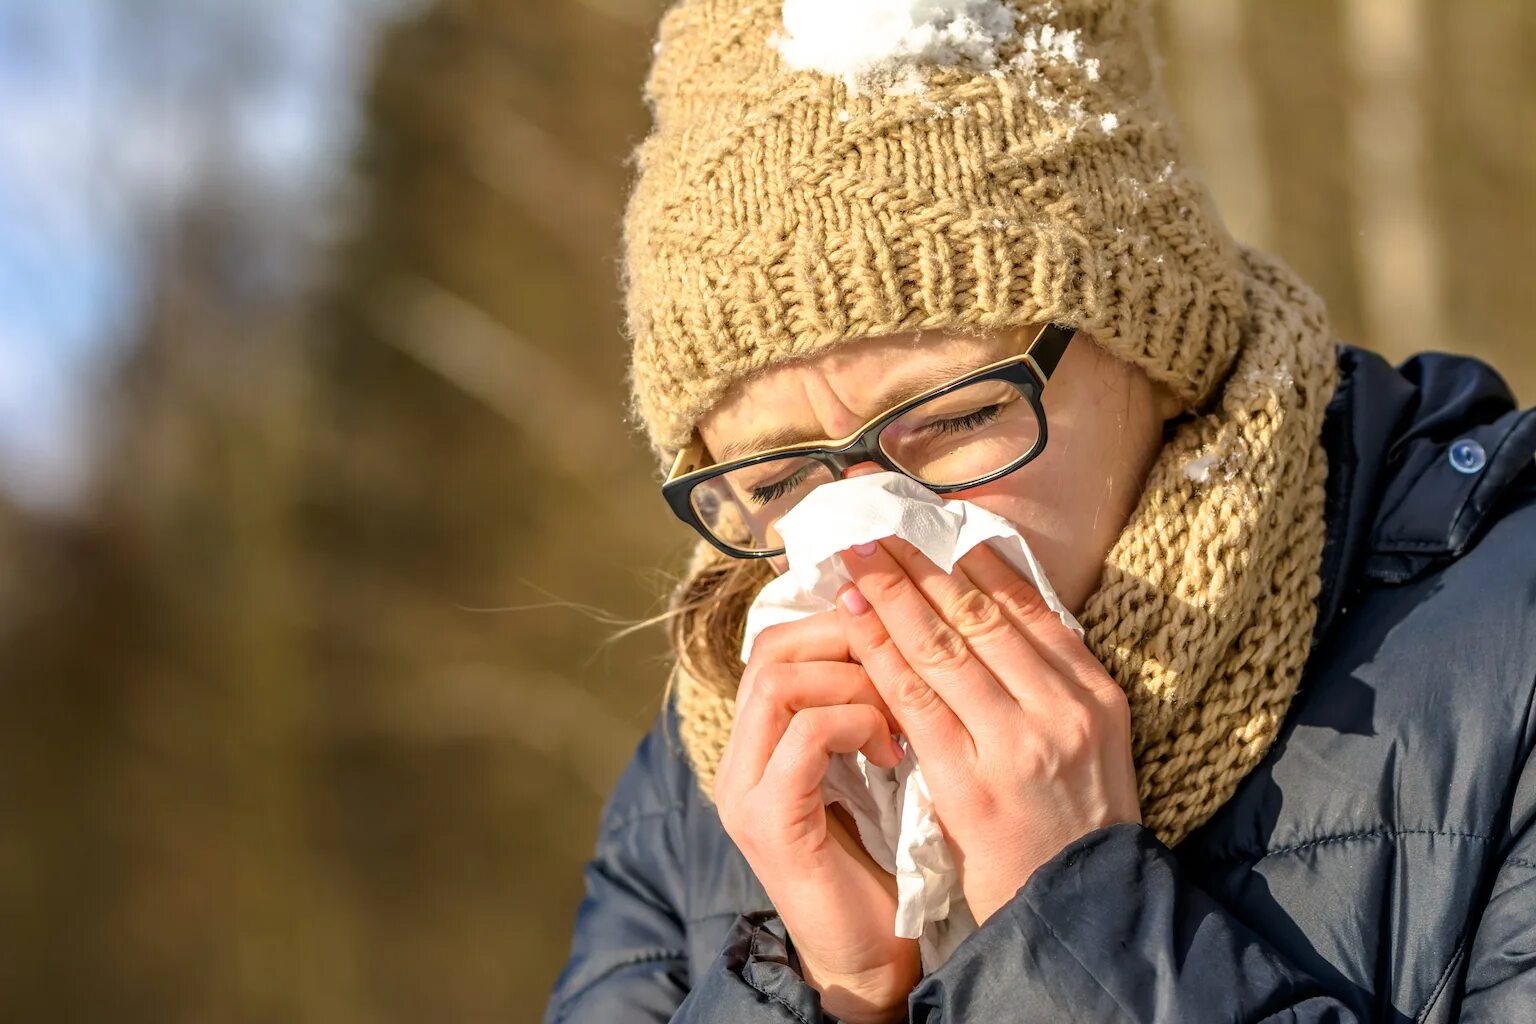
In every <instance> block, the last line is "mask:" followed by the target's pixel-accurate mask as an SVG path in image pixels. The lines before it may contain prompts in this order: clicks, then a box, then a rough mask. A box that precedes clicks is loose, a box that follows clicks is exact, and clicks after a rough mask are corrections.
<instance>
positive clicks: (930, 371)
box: [714, 359, 990, 462]
mask: <svg viewBox="0 0 1536 1024" xmlns="http://www.w3.org/2000/svg"><path fill="white" fill-rule="evenodd" d="M989 361H990V360H989ZM985 365H986V363H977V362H976V361H975V360H974V359H961V360H955V361H952V362H948V363H939V364H935V365H933V366H929V367H928V368H927V369H925V370H922V371H921V372H918V373H915V374H912V375H911V376H910V377H907V378H905V379H904V380H901V381H899V382H897V383H895V384H892V385H890V386H889V387H887V388H886V389H885V390H884V391H881V392H880V393H879V394H877V395H876V396H875V402H874V406H875V408H876V409H878V410H880V411H881V412H884V411H885V410H888V409H891V408H893V407H895V406H897V405H900V404H901V403H902V402H904V401H906V400H907V399H909V398H914V397H916V396H917V395H920V394H922V393H923V392H924V391H927V390H929V389H930V388H936V387H938V386H939V385H940V384H948V383H949V382H950V381H952V380H954V379H955V378H957V377H960V376H963V375H965V374H967V373H970V372H972V371H973V370H977V369H980V368H981V367H982V366H985ZM871 418H873V417H871ZM865 422H868V420H866V421H865ZM821 440H827V439H826V438H823V437H821V436H820V435H819V434H818V433H817V432H816V431H806V430H804V429H802V428H800V427H792V426H784V427H774V428H773V429H771V430H765V431H763V432H762V433H760V434H755V435H753V436H752V437H745V438H741V439H740V440H736V441H731V442H728V443H726V444H724V445H722V446H721V448H720V451H719V453H718V454H715V456H714V458H715V461H716V462H731V461H733V460H735V459H739V458H742V457H743V456H746V455H751V454H752V453H754V452H761V451H767V450H768V449H770V448H782V447H784V446H785V445H791V444H799V443H800V442H801V441H821Z"/></svg>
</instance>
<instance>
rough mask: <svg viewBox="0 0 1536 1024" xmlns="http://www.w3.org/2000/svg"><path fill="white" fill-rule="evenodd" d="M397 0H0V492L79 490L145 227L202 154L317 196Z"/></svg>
mask: <svg viewBox="0 0 1536 1024" xmlns="http://www.w3.org/2000/svg"><path fill="white" fill-rule="evenodd" d="M402 7H403V4H402V3H400V2H399V0H388V2H386V0H375V2H368V0H303V2H302V3H300V2H298V0H203V2H198V0H133V2H132V3H123V2H121V0H0V111H4V115H3V116H0V488H4V489H5V490H6V491H7V492H8V493H9V494H10V495H11V496H12V497H14V498H15V499H17V500H19V501H21V502H22V503H24V504H27V505H31V506H34V507H38V508H48V509H59V508H63V507H66V506H68V504H69V503H70V502H71V501H72V500H73V498H74V496H75V494H76V493H77V491H78V488H79V486H80V485H81V483H82V482H83V480H84V479H85V478H86V476H87V474H88V473H89V472H90V466H89V445H88V443H87V442H88V438H89V433H90V429H91V420H90V410H91V405H92V392H93V388H94V387H95V381H96V379H97V378H99V377H100V376H101V374H102V373H103V371H104V370H105V368H106V367H107V366H108V365H109V363H110V358H111V356H112V355H113V354H114V351H115V348H116V346H117V345H118V344H120V343H121V342H122V341H123V340H125V339H124V335H125V333H131V331H132V326H133V323H134V318H135V313H136V310H137V302H138V297H139V293H140V288H141V286H142V284H143V282H142V280H141V279H140V275H139V269H140V268H139V260H140V253H141V251H142V245H143V242H144V240H145V239H146V238H148V237H151V236H152V235H153V234H154V232H155V231H156V229H157V227H158V226H159V225H162V224H164V223H165V222H166V220H167V219H168V218H169V217H170V216H172V215H173V214H174V213H175V211H176V209H177V207H178V204H179V203H180V202H182V201H183V199H184V198H185V196H186V195H187V194H188V192H189V190H190V188H191V187H192V186H193V185H194V184H195V183H196V182H197V181H198V180H199V176H200V175H201V174H203V173H204V172H205V170H206V169H207V167H208V166H209V165H210V162H211V161H212V160H214V159H222V160H230V159H235V160H238V161H239V166H240V167H241V168H242V172H243V174H245V175H247V176H248V177H243V178H242V185H247V184H248V186H249V187H251V188H257V189H264V190H268V191H270V192H273V193H276V194H275V195H274V196H273V198H274V199H278V200H279V203H278V204H277V205H279V206H280V208H282V209H286V210H290V211H293V210H300V209H302V208H303V207H304V206H305V205H306V204H308V205H313V206H316V207H320V208H323V206H324V202H325V197H326V194H327V192H328V189H329V188H330V186H331V184H332V183H333V178H334V172H335V171H336V170H337V169H338V168H339V166H340V163H341V159H342V158H343V157H344V155H345V150H346V147H347V145H348V144H349V143H350V141H351V138H352V137H353V135H352V132H353V130H354V129H355V127H356V106H355V104H356V91H357V86H358V83H359V80H360V79H361V78H362V77H363V74H364V72H365V71H366V57H367V55H368V50H369V48H368V47H367V45H366V43H367V42H368V40H369V38H371V30H372V29H373V28H374V26H376V24H377V23H378V22H379V21H380V20H381V19H382V18H383V17H385V16H387V15H389V14H391V13H398V12H399V11H400V10H401V8H402ZM360 44H362V45H360ZM231 150H233V152H231ZM294 223H295V224H298V225H302V224H303V223H305V219H304V218H303V217H300V216H295V220H294ZM302 234H303V232H302V230H299V231H297V232H296V235H299V236H302ZM304 241H305V240H304V238H303V237H295V238H294V239H293V240H292V244H294V245H295V246H301V245H302V244H303V243H304Z"/></svg>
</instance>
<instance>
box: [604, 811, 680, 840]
mask: <svg viewBox="0 0 1536 1024" xmlns="http://www.w3.org/2000/svg"><path fill="white" fill-rule="evenodd" d="M682 809H683V805H682V804H673V805H672V806H671V807H665V808H663V809H661V810H659V811H639V812H637V813H635V814H631V815H630V816H629V817H627V818H620V819H619V820H618V821H612V822H609V823H608V824H607V825H605V826H603V831H602V834H603V836H604V837H607V836H610V835H612V834H613V833H615V832H621V831H623V830H624V829H627V828H629V827H630V826H632V825H638V824H639V823H640V822H642V821H646V820H647V819H650V818H663V817H666V816H667V815H669V814H675V813H677V812H678V811H681V810H682Z"/></svg>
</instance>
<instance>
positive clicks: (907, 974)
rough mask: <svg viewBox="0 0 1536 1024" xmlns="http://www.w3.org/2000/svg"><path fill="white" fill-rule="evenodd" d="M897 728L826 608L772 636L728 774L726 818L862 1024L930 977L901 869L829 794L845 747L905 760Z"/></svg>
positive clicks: (828, 1001)
mask: <svg viewBox="0 0 1536 1024" xmlns="http://www.w3.org/2000/svg"><path fill="white" fill-rule="evenodd" d="M895 728H896V720H895V719H894V718H893V717H892V716H891V712H890V709H889V708H887V707H886V706H885V701H884V700H883V699H882V698H881V696H880V694H879V693H878V692H877V691H876V689H875V687H874V685H873V684H872V683H871V682H870V680H869V677H868V675H867V674H866V673H865V671H864V669H863V668H861V667H860V666H858V665H856V664H854V663H853V661H852V658H851V657H850V655H849V651H848V641H847V638H846V637H845V635H844V632H843V628H842V625H841V623H840V622H839V620H838V618H837V613H836V612H835V611H827V612H821V613H820V614H817V615H810V616H807V617H805V618H803V619H798V620H796V621H794V622H786V623H781V624H779V625H775V626H770V627H768V628H767V629H765V630H763V632H762V633H760V634H759V635H758V637H757V640H756V642H755V644H754V645H753V648H752V657H751V659H750V660H749V661H748V663H747V667H746V670H745V671H744V672H743V673H742V679H741V685H740V686H739V687H738V688H737V693H736V714H735V720H734V722H733V724H732V727H731V736H730V739H729V741H728V742H727V743H726V747H725V752H724V754H723V755H722V756H721V760H720V764H719V767H718V768H717V769H716V771H715V783H714V790H713V793H714V800H715V806H716V807H717V809H718V810H719V812H720V821H721V824H723V825H724V826H725V831H726V833H727V834H729V835H730V837H731V839H732V840H733V841H734V842H735V843H736V845H737V847H738V848H740V850H741V852H742V855H743V856H744V857H746V859H747V863H748V864H750V865H751V866H752V870H753V872H754V873H756V875H757V877H758V880H759V881H761V882H762V884H763V888H764V890H765V891H766V892H767V893H768V897H769V899H771V900H772V901H773V905H774V908H775V909H776V910H777V911H778V913H779V917H780V918H781V919H782V920H783V922H784V926H785V929H786V930H787V931H788V932H789V934H790V938H791V940H792V941H793V943H794V947H795V950H796V952H797V953H798V954H799V957H800V962H801V966H802V968H803V970H804V975H805V980H806V982H807V983H808V984H810V985H811V986H812V987H814V988H815V989H817V991H819V992H820V993H821V997H822V998H821V1002H822V1007H823V1008H824V1009H825V1010H826V1011H827V1012H828V1013H830V1014H832V1015H834V1016H836V1017H838V1018H839V1019H841V1020H844V1021H847V1022H848V1024H885V1022H888V1021H901V1020H905V1019H906V1017H907V996H908V994H909V993H910V992H911V991H912V988H913V987H914V986H915V985H916V984H917V982H918V980H919V979H920V978H921V976H922V963H921V958H920V956H919V953H918V948H917V940H916V939H904V938H901V937H899V936H897V935H896V903H897V895H896V879H895V877H894V876H893V875H891V874H890V873H889V872H887V871H885V870H883V869H882V868H881V867H880V865H878V864H876V863H875V861H874V860H873V858H871V857H870V856H869V853H868V852H867V851H866V850H865V849H864V847H863V845H862V844H861V843H860V841H859V839H858V837H857V835H856V834H855V832H854V829H853V828H852V822H851V821H847V822H846V823H844V822H843V821H840V820H839V817H838V816H839V815H841V814H842V809H841V807H838V806H836V805H834V807H833V808H831V809H830V810H829V808H828V807H827V805H826V804H825V803H824V802H823V799H822V794H821V784H822V779H823V777H824V776H825V775H826V772H827V766H828V764H829V763H830V761H831V756H832V754H833V753H852V752H853V751H855V750H862V751H864V756H866V757H868V758H869V759H870V760H871V761H873V762H874V763H876V764H878V765H882V766H884V767H894V766H895V765H896V763H897V762H898V761H899V760H900V758H901V751H900V749H899V748H897V747H896V745H895V739H894V738H893V737H892V735H891V733H892V731H893V730H894V729H895Z"/></svg>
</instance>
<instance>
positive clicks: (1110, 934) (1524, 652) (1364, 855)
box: [544, 346, 1536, 1024]
mask: <svg viewBox="0 0 1536 1024" xmlns="http://www.w3.org/2000/svg"><path fill="white" fill-rule="evenodd" d="M1338 356H1339V364H1340V371H1341V378H1340V386H1339V389H1338V391H1337V393H1336V394H1335V396H1334V398H1333V401H1332V402H1331V403H1330V405H1329V409H1328V417H1327V423H1326V427H1325V441H1326V444H1327V446H1328V454H1329V481H1328V505H1327V522H1328V536H1327V543H1326V548H1325V551H1324V556H1323V571H1322V580H1323V589H1322V592H1321V594H1320V596H1319V603H1320V612H1319V616H1318V624H1317V632H1316V635H1315V637H1314V646H1313V649H1312V652H1311V655H1310V657H1309V660H1308V663H1307V670H1306V674H1305V677H1304V679H1303V681H1302V684H1301V687H1300V689H1299V691H1298V692H1297V695H1296V698H1295V700H1294V701H1293V702H1292V704H1291V707H1290V709H1289V711H1288V713H1287V716H1286V720H1285V723H1284V725H1283V727H1282V729H1281V732H1280V734H1279V736H1278V737H1277V739H1276V741H1275V743H1274V745H1273V746H1272V747H1271V749H1270V750H1269V752H1268V754H1267V755H1266V756H1265V758H1264V759H1263V761H1262V762H1261V763H1260V764H1259V765H1258V766H1257V767H1256V768H1255V769H1254V770H1253V771H1252V772H1250V773H1249V774H1248V775H1247V776H1246V777H1245V778H1244V780H1243V781H1242V783H1241V784H1240V785H1239V786H1238V788H1237V790H1236V791H1235V793H1234V794H1233V795H1232V797H1231V798H1230V799H1229V800H1228V801H1227V803H1225V804H1224V805H1223V806H1222V807H1221V808H1220V809H1219V810H1218V811H1217V812H1216V814H1215V815H1214V816H1213V817H1212V818H1210V819H1209V820H1208V821H1207V822H1206V823H1205V824H1203V825H1202V826H1201V827H1200V828H1199V829H1197V830H1195V831H1194V832H1193V833H1191V834H1190V835H1189V836H1188V837H1187V838H1185V839H1184V840H1183V841H1182V842H1180V843H1179V844H1178V846H1177V847H1175V848H1173V849H1169V848H1168V847H1167V846H1166V845H1164V844H1163V843H1162V842H1161V841H1159V840H1158V839H1157V838H1156V836H1155V835H1154V833H1152V832H1151V831H1150V830H1149V829H1147V828H1145V827H1144V826H1142V825H1139V824H1130V823H1121V824H1116V825H1110V826H1107V827H1104V828H1100V829H1098V830H1096V831H1093V832H1090V833H1089V834H1087V835H1085V836H1083V837H1081V838H1080V839H1078V840H1076V841H1074V842H1072V843H1071V844H1069V845H1068V846H1067V847H1066V848H1065V849H1063V850H1062V851H1061V852H1060V853H1058V854H1057V855H1056V856H1055V857H1054V858H1052V859H1051V860H1050V861H1049V862H1047V863H1046V864H1045V865H1044V866H1043V867H1041V868H1040V869H1039V870H1037V871H1036V872H1035V874H1034V875H1033V876H1032V877H1031V878H1030V879H1029V881H1028V882H1027V883H1026V884H1025V885H1024V886H1022V887H1021V888H1020V889H1019V891H1018V892H1017V893H1016V894H1015V895H1014V897H1013V899H1012V900H1011V901H1010V902H1009V903H1008V904H1006V905H1005V906H1004V907H1003V908H1002V909H1001V910H1000V911H999V912H998V913H996V914H995V915H993V916H992V917H991V918H989V919H988V920H987V921H986V923H985V924H984V925H983V926H982V927H981V928H980V929H978V930H977V931H976V932H974V933H973V934H972V935H970V936H969V937H967V939H966V940H965V942H963V943H962V944H961V945H960V946H959V948H958V949H957V950H956V951H955V953H954V955H953V956H952V957H951V958H950V959H949V960H948V961H947V962H946V963H945V964H944V965H943V966H942V967H940V968H939V969H938V970H937V971H935V972H933V973H932V974H929V975H928V976H926V977H924V978H923V979H922V980H921V981H920V982H919V983H918V985H917V987H916V988H915V989H914V990H913V991H912V993H911V996H910V997H909V999H908V1008H909V1011H910V1015H911V1020H912V1021H913V1022H914V1024H940V1022H943V1024H957V1022H961V1021H965V1022H972V1021H974V1022H985V1024H993V1022H1025V1021H1028V1022H1037V1021H1038V1022H1042V1024H1044V1022H1050V1024H1062V1022H1068V1021H1070V1022H1075V1024H1082V1022H1086V1021H1123V1022H1138V1024H1140V1022H1146V1024H1150V1022H1153V1021H1167V1022H1180V1024H1187V1022H1206V1021H1241V1022H1259V1021H1272V1022H1282V1021H1283V1022H1322V1021H1332V1022H1365V1021H1393V1022H1397V1021H1403V1022H1407V1021H1413V1022H1449V1021H1459V1022H1463V1024H1468V1022H1472V1021H1489V1022H1500V1024H1521V1022H1536V823H1533V819H1536V761H1533V760H1532V756H1531V751H1532V745H1533V740H1536V705H1533V699H1532V698H1533V691H1536V461H1533V455H1536V410H1530V411H1526V412H1520V411H1518V409H1517V408H1516V406H1515V402H1514V400H1513V398H1512V397H1511V395H1510V393H1509V391H1508V389H1507V388H1506V387H1505V385H1504V383H1503V381H1501V380H1500V379H1499V377H1498V376H1497V375H1496V374H1495V373H1494V372H1493V371H1492V370H1491V369H1490V368H1489V367H1488V366H1486V365H1485V364H1483V363H1481V362H1479V361H1477V360H1475V359H1469V358H1464V357H1458V356H1451V355H1445V354H1439V353H1426V354H1422V355H1420V356H1417V357H1415V358H1414V359H1411V360H1409V361H1408V362H1406V363H1404V364H1403V365H1402V366H1401V367H1399V368H1397V369H1393V368H1392V367H1391V366H1389V365H1388V364H1387V363H1386V362H1385V361H1383V360H1382V359H1381V358H1380V357H1378V356H1375V355H1372V354H1369V353H1366V352H1364V351H1361V350H1359V349H1356V348H1353V347H1351V346H1340V347H1339V349H1338ZM585 875H586V883H587V892H586V897H585V899H584V900H583V901H582V903H581V906H580V907H579V909H578V911H577V914H576V927H575V938H574V942H573V946H572V950H571V955H570V959H569V962H568V963H567V964H566V966H565V969H564V971H563V972H562V973H561V975H560V977H559V979H558V981H557V982H556V983H555V986H554V991H553V993H552V997H551V999H550V1001H549V1004H548V1008H547V1009H546V1011H545V1015H544V1021H545V1024H556V1022H564V1024H627V1022H631V1021H634V1022H638V1021H668V1020H671V1021H678V1022H683V1024H704V1022H710V1024H714V1022H720V1024H726V1022H729V1024H816V1022H820V1021H831V1020H833V1018H832V1017H831V1016H829V1015H826V1014H823V1013H822V1012H821V1009H820V1001H819V998H818V995H817V993H816V991H815V990H814V989H812V988H810V987H809V986H808V985H806V984H805V982H804V980H803V979H802V978H801V975H800V973H799V963H798V960H797V958H796V956H795V952H794V949H793V946H792V944H791V943H790V942H789V941H788V938H787V936H786V934H785V932H784V928H783V925H782V922H781V921H780V920H779V918H778V917H777V916H776V915H775V914H774V912H773V909H772V905H771V904H770V902H769V901H768V899H767V896H766V894H765V893H764V892H763V889H762V887H761V886H760V885H759V884H758V882H757V880H756V879H755V878H754V877H753V875H752V872H751V869H750V868H749V867H748V865H747V863H746V861H745V860H744V859H743V858H742V856H741V854H740V852H739V851H738V850H737V849H736V847H735V846H734V844H732V842H731V840H730V838H729V837H728V836H727V835H726V834H725V832H724V831H723V830H722V828H721V826H720V822H719V818H718V817H717V815H716V813H715V811H714V808H713V806H712V805H711V804H710V803H709V802H708V801H706V800H704V799H703V797H702V794H700V793H699V791H698V787H697V785H696V783H695V781H694V778H693V776H692V774H691V772H690V770H689V768H688V765H687V762H686V759H685V758H684V757H683V754H682V748H681V744H680V742H679V741H678V739H677V720H676V716H675V711H674V710H673V709H672V708H671V707H664V708H663V709H662V710H661V712H660V713H658V715H657V718H656V720H655V723H654V726H653V728H652V730H651V732H650V733H649V734H648V735H647V736H646V737H645V738H644V739H643V740H642V741H641V742H640V744H639V747H638V749H637V750H636V751H635V755H634V758H633V760H632V761H631V763H630V765H629V767H628V769H627V770H626V771H625V773H624V775H623V777H622V779H621V780H620V782H619V784H618V786H617V787H616V788H615V790H614V792H613V794H612V795H611V796H610V798H609V800H608V801H607V803H606V805H605V807H604V810H603V816H602V824H601V836H600V838H599V840H598V843H597V848H596V851H595V856H594V857H593V858H592V859H591V860H590V861H589V862H588V863H587V865H586V868H585Z"/></svg>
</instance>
